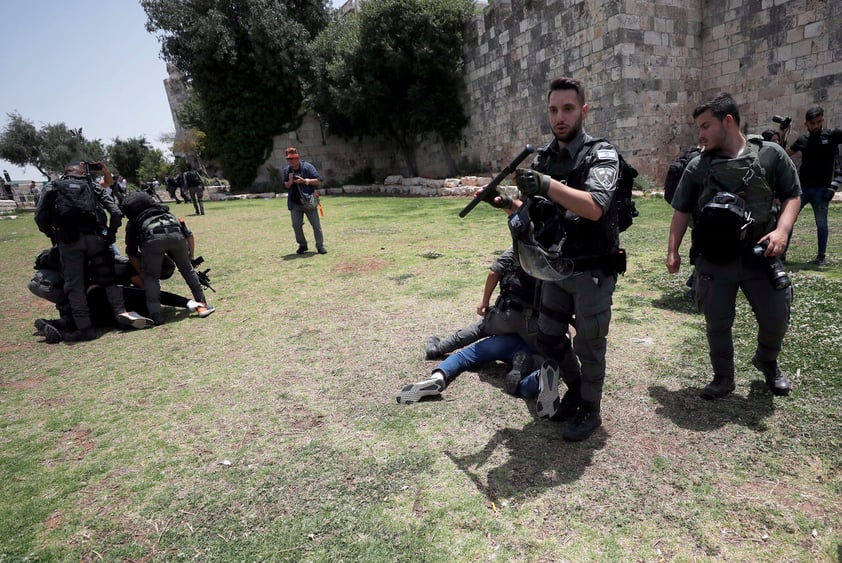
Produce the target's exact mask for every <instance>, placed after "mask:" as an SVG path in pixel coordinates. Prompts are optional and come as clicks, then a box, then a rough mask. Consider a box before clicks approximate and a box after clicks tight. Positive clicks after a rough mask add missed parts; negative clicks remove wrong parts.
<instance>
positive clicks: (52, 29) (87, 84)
mask: <svg viewBox="0 0 842 563" xmlns="http://www.w3.org/2000/svg"><path fill="white" fill-rule="evenodd" d="M342 3H343V2H342V1H341V0H333V4H334V6H339V5H341V4H342ZM145 24H146V14H145V13H144V11H143V8H141V7H140V3H139V2H137V1H135V0H0V36H2V38H3V47H2V54H0V81H1V83H2V86H0V111H2V114H0V127H5V125H6V123H7V122H8V118H7V116H6V114H7V113H10V112H15V111H16V112H18V113H20V114H21V115H22V116H23V117H24V118H26V119H28V120H29V121H32V122H33V123H34V124H35V126H36V127H41V126H42V125H44V124H47V123H59V122H64V123H66V124H67V126H68V127H71V128H77V127H81V128H82V133H83V134H84V135H85V137H86V138H88V139H102V141H103V142H104V143H106V144H108V143H110V142H111V141H112V140H113V139H114V138H115V137H120V138H122V139H126V138H129V137H139V136H143V137H145V138H146V140H147V141H149V142H150V143H151V144H152V145H153V146H155V147H157V148H160V149H161V150H164V151H165V153H166V146H165V145H163V144H161V143H160V141H159V137H160V136H161V135H162V134H167V133H172V132H173V131H174V130H175V127H174V125H173V121H172V115H171V114H170V109H169V105H168V103H167V97H166V93H165V92H164V84H163V81H164V79H165V78H166V77H167V70H166V64H165V63H164V61H163V60H161V58H160V56H159V53H160V44H159V43H158V40H157V39H156V38H155V36H154V35H152V34H150V33H148V32H147V31H146V28H145ZM0 168H3V169H6V170H8V171H9V173H10V174H11V176H12V179H13V180H30V179H32V180H42V179H43V177H42V176H41V174H40V173H39V172H38V171H37V170H36V169H35V168H33V167H31V166H30V167H27V168H26V169H22V168H19V167H17V166H14V165H12V164H10V163H8V162H6V161H2V160H0Z"/></svg>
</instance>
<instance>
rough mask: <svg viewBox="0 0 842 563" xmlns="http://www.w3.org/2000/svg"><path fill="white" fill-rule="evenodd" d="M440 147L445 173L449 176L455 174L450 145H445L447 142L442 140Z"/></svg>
mask: <svg viewBox="0 0 842 563" xmlns="http://www.w3.org/2000/svg"><path fill="white" fill-rule="evenodd" d="M441 148H442V153H443V154H444V163H445V165H447V175H448V176H450V177H453V176H456V175H457V170H456V163H455V162H454V161H453V155H452V154H450V147H448V146H447V143H446V142H445V141H444V140H442V142H441Z"/></svg>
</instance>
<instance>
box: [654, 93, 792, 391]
mask: <svg viewBox="0 0 842 563" xmlns="http://www.w3.org/2000/svg"><path fill="white" fill-rule="evenodd" d="M693 119H695V121H696V127H698V129H699V142H700V144H701V145H702V146H704V152H703V153H702V154H701V155H700V156H697V157H696V158H694V159H693V160H692V161H690V163H689V164H688V165H687V168H686V169H685V171H684V174H683V175H682V177H681V180H680V181H679V183H678V187H677V188H676V192H675V197H674V198H673V200H672V206H673V208H674V209H675V211H674V213H673V217H672V222H671V224H670V233H669V245H668V248H667V259H666V266H667V270H668V271H669V272H670V273H672V274H674V273H677V272H678V271H679V268H680V267H681V254H680V252H679V248H680V246H681V242H682V240H683V238H684V234H685V233H686V231H687V227H688V225H689V224H690V222H691V220H692V221H693V251H694V253H695V252H697V253H698V256H697V257H696V259H695V265H696V274H697V279H696V299H697V303H698V305H699V308H700V310H701V312H702V313H703V314H704V316H705V325H706V327H707V339H708V345H709V347H710V363H711V366H712V367H713V379H712V381H711V382H710V383H709V384H708V385H707V386H706V387H705V388H704V389H703V390H702V392H701V396H702V397H703V398H705V399H720V398H722V397H725V396H727V395H728V394H730V393H731V392H732V391H733V390H734V389H735V374H734V341H733V336H732V327H733V325H734V317H735V313H736V298H737V290H738V289H741V290H742V291H743V293H744V294H745V296H746V298H747V299H748V301H749V303H750V304H751V307H752V309H753V310H754V316H755V318H756V320H757V325H758V332H757V346H756V349H755V352H754V357H753V358H752V363H753V365H754V366H755V367H756V368H757V369H758V370H760V371H761V372H762V373H763V375H764V378H765V380H766V385H767V386H768V387H769V389H770V390H771V392H772V393H773V394H775V395H787V394H788V393H789V390H790V384H789V380H788V378H787V376H786V374H785V373H784V372H782V371H781V370H780V368H779V367H778V355H779V354H780V352H781V349H782V346H783V339H784V335H785V334H786V329H787V326H788V324H789V316H790V307H791V305H792V288H791V286H790V284H789V279H788V277H787V276H786V273H785V272H784V271H783V267H782V265H781V261H780V258H779V257H780V256H781V254H783V253H784V252H785V251H786V247H787V239H788V236H789V234H790V233H791V231H792V226H793V224H794V223H795V219H796V217H797V216H798V212H799V209H800V204H801V199H800V198H801V186H800V184H799V181H798V174H797V172H796V170H795V165H794V164H793V163H792V161H791V160H790V159H789V157H788V156H787V154H786V153H785V152H784V150H783V148H782V147H781V146H780V145H778V144H777V143H772V142H767V141H761V140H747V139H746V137H745V136H744V135H743V134H742V132H741V131H740V112H739V109H738V107H737V103H736V102H735V101H734V99H733V98H732V97H731V96H730V95H729V94H725V93H721V94H719V95H717V96H715V97H714V98H712V99H711V100H709V101H707V102H705V103H704V104H701V105H700V106H698V107H696V109H695V110H694V111H693ZM775 199H777V200H779V201H780V202H781V210H780V213H778V212H777V208H776V206H775Z"/></svg>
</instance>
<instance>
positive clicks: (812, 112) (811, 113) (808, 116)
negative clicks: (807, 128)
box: [804, 106, 824, 121]
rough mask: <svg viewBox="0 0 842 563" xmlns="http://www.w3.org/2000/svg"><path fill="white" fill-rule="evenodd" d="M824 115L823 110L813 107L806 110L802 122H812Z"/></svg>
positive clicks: (819, 107)
mask: <svg viewBox="0 0 842 563" xmlns="http://www.w3.org/2000/svg"><path fill="white" fill-rule="evenodd" d="M823 115H824V110H823V109H822V108H821V106H813V107H811V108H810V109H808V110H807V113H805V114H804V121H813V120H814V119H815V118H817V117H821V116H823Z"/></svg>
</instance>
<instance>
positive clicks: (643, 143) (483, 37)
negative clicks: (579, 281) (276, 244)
mask: <svg viewBox="0 0 842 563" xmlns="http://www.w3.org/2000/svg"><path fill="white" fill-rule="evenodd" d="M463 53H464V58H465V78H464V79H465V87H464V103H465V107H466V111H467V114H468V115H469V118H470V121H469V124H468V126H467V127H466V129H465V131H464V135H463V141H462V142H461V143H460V144H459V146H457V147H451V149H452V153H453V154H454V158H455V159H456V161H457V164H459V165H460V172H461V173H474V174H476V173H481V174H488V175H493V174H495V173H496V171H498V170H500V169H501V168H503V167H504V166H505V165H506V164H507V163H508V162H509V161H510V160H511V159H512V158H513V157H514V156H515V155H516V154H517V153H518V152H520V150H521V149H522V148H523V146H524V145H525V144H526V143H532V144H534V145H538V144H542V143H544V142H546V141H547V140H549V138H550V131H549V128H548V126H547V119H546V113H545V112H546V90H547V86H548V84H549V82H550V80H551V79H552V78H555V77H557V76H563V75H567V76H573V77H576V78H580V79H582V80H584V82H585V84H586V88H587V96H588V101H589V104H590V107H591V109H590V114H589V116H588V119H587V121H586V128H587V130H588V131H589V132H590V133H592V134H594V135H599V136H605V137H608V138H609V139H611V140H612V141H613V142H614V143H615V144H616V145H617V147H618V148H619V149H620V150H621V151H622V152H623V153H624V155H625V156H626V157H627V158H628V160H629V161H631V162H632V164H634V166H635V167H636V168H638V170H640V171H641V173H642V174H643V175H644V176H646V177H648V178H649V179H650V180H652V181H653V182H655V184H656V185H657V184H659V183H660V182H661V181H662V179H663V177H664V174H665V171H666V168H667V166H668V165H669V163H670V162H671V161H672V159H673V158H674V157H675V155H676V154H677V153H678V152H679V150H680V148H681V147H686V146H688V145H690V144H693V143H695V139H696V131H695V127H694V126H693V122H692V117H691V113H692V110H693V107H695V105H696V104H698V103H699V102H701V101H703V100H704V99H706V98H708V97H710V96H712V95H713V94H715V93H717V92H718V91H722V90H725V91H728V92H730V93H731V94H733V95H734V97H735V98H736V99H737V101H738V102H739V103H740V107H741V111H742V123H743V125H744V128H745V129H746V131H747V132H749V133H759V132H760V131H762V130H763V129H766V128H769V127H772V126H773V124H772V122H771V117H772V115H774V114H781V115H791V116H792V117H793V131H792V134H791V135H792V137H791V140H794V139H795V137H796V136H797V135H798V134H800V133H802V132H804V127H803V121H804V112H805V111H806V110H807V108H808V107H809V106H811V105H814V104H819V105H822V106H823V107H824V109H825V115H826V120H827V122H828V125H829V126H832V127H842V2H840V1H839V0H716V1H707V0H492V1H491V2H490V3H489V5H488V6H486V7H484V8H483V9H482V10H481V11H480V13H478V14H477V15H475V16H474V17H473V19H472V20H471V21H470V22H469V24H468V26H467V29H466V33H465V44H464V50H463ZM287 145H295V146H297V147H298V148H299V149H300V150H301V152H302V155H303V157H304V158H305V159H306V160H310V161H312V162H313V163H314V164H315V165H316V166H317V167H318V168H319V171H320V172H321V173H322V174H323V176H324V177H325V179H326V180H327V181H333V182H335V183H343V182H344V181H345V179H346V178H349V177H351V176H353V175H355V174H358V173H359V172H361V171H363V170H366V169H368V170H369V171H370V172H371V173H372V174H373V176H374V178H376V179H377V180H378V181H382V179H383V178H385V177H386V176H389V175H394V174H405V170H404V167H403V161H402V157H401V155H400V154H399V152H398V151H397V149H396V148H395V147H393V146H392V145H391V144H390V143H389V142H387V141H385V140H384V139H369V140H366V141H365V142H359V143H356V142H355V143H346V142H343V141H342V140H341V139H339V138H338V137H336V136H332V135H330V134H329V132H326V131H325V130H324V128H323V127H322V126H321V124H320V123H319V122H318V121H317V120H316V119H315V118H308V119H307V120H305V123H304V125H303V126H302V128H300V129H299V130H298V131H296V132H294V133H291V134H285V135H282V136H279V137H278V138H276V140H275V150H274V151H273V153H272V156H271V157H270V158H269V159H268V160H267V162H266V164H265V165H264V166H263V167H262V168H261V171H260V178H261V179H263V180H266V179H267V178H268V177H269V169H270V167H274V168H276V169H279V168H281V167H282V166H283V165H284V163H285V161H284V158H283V148H284V147H285V146H287ZM416 157H417V163H418V167H419V173H420V174H421V175H422V176H425V177H434V178H443V177H445V176H446V174H447V170H446V169H445V166H444V160H443V159H442V155H441V147H440V146H438V145H437V144H436V143H430V144H427V145H424V146H422V147H421V149H420V150H419V151H418V154H417V155H416ZM796 158H797V157H796Z"/></svg>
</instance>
